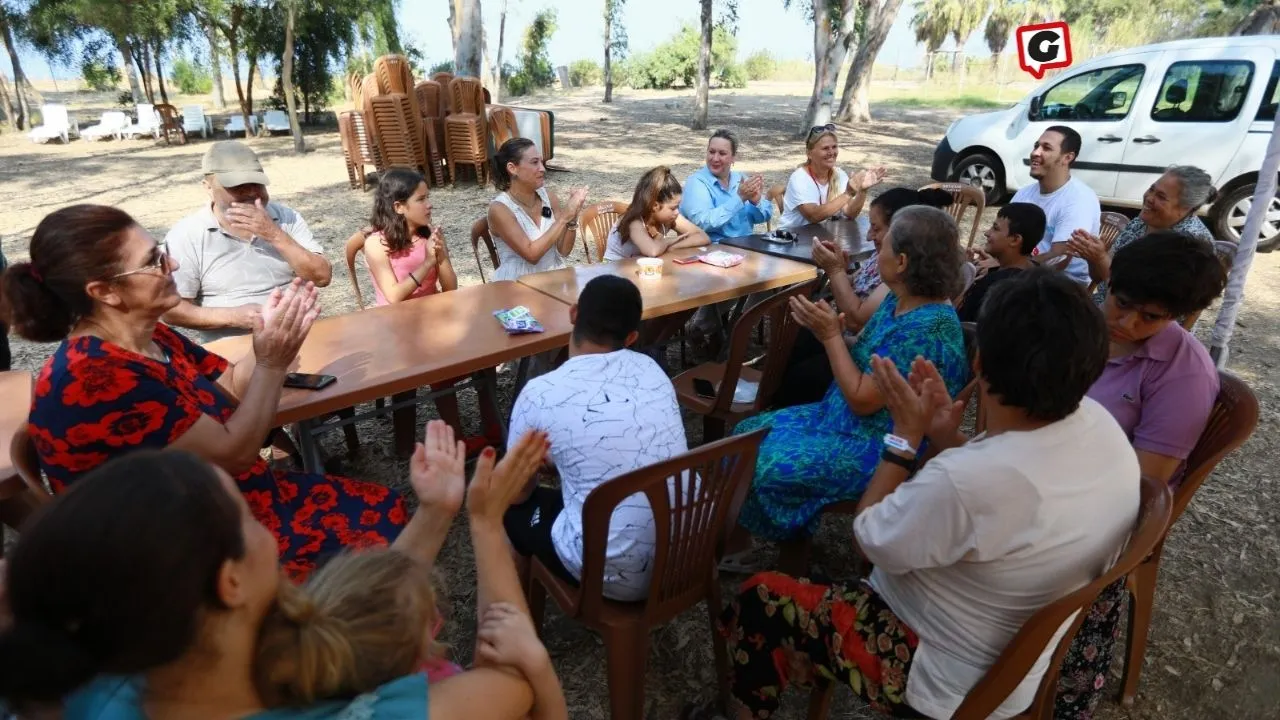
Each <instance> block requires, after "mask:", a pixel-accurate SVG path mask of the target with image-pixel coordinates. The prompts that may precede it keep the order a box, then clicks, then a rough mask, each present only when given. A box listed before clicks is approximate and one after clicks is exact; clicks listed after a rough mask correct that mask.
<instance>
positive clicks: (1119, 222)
mask: <svg viewBox="0 0 1280 720" xmlns="http://www.w3.org/2000/svg"><path fill="white" fill-rule="evenodd" d="M1128 225H1129V216H1128V215H1125V214H1123V213H1118V212H1110V211H1106V212H1103V213H1102V215H1101V217H1099V219H1098V239H1099V240H1101V241H1102V244H1103V246H1104V247H1106V248H1107V251H1108V252H1110V250H1111V246H1112V245H1114V244H1115V242H1116V237H1118V236H1119V235H1120V231H1121V230H1124V229H1125V228H1126V227H1127V226H1128Z"/></svg>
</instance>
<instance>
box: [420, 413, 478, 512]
mask: <svg viewBox="0 0 1280 720" xmlns="http://www.w3.org/2000/svg"><path fill="white" fill-rule="evenodd" d="M466 456H467V451H466V445H465V444H464V443H463V442H461V441H459V440H456V439H455V438H454V434H453V428H452V427H451V426H450V425H449V424H448V423H446V422H445V421H443V420H432V421H431V422H429V423H427V431H426V435H425V437H424V438H423V441H422V442H420V443H418V444H417V445H416V446H415V447H414V449H413V457H411V458H410V459H409V484H410V485H411V486H412V487H413V492H414V494H415V495H417V496H418V502H419V503H420V505H421V507H422V508H423V509H431V510H435V511H438V512H440V513H441V514H447V515H448V516H449V517H453V516H454V515H456V514H457V513H458V510H459V509H460V508H461V507H462V498H463V496H464V495H465V494H466Z"/></svg>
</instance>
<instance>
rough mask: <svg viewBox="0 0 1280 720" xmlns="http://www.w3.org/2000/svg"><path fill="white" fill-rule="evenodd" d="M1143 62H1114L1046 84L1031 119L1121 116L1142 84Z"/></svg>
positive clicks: (1113, 117) (1100, 118) (1125, 114)
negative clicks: (1034, 115)
mask: <svg viewBox="0 0 1280 720" xmlns="http://www.w3.org/2000/svg"><path fill="white" fill-rule="evenodd" d="M1145 69H1146V68H1145V66H1143V65H1118V66H1116V67H1109V68H1101V69H1099V70H1094V71H1092V72H1087V73H1082V74H1080V75H1074V76H1072V77H1069V78H1067V79H1066V80H1063V81H1062V82H1060V83H1058V84H1057V85H1054V86H1053V87H1051V88H1049V91H1048V92H1046V93H1045V94H1044V96H1043V98H1042V99H1041V102H1040V115H1039V116H1038V117H1034V118H1031V119H1032V120H1095V121H1106V120H1123V119H1124V118H1125V117H1126V116H1127V115H1128V114H1129V108H1131V107H1133V97H1134V95H1136V94H1137V93H1138V87H1139V86H1140V85H1141V84H1142V73H1143V71H1144V70H1145Z"/></svg>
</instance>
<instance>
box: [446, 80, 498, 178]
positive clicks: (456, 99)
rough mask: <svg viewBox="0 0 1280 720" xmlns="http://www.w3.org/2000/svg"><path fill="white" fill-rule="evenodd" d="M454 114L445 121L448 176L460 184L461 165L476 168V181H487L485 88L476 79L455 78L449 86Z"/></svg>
mask: <svg viewBox="0 0 1280 720" xmlns="http://www.w3.org/2000/svg"><path fill="white" fill-rule="evenodd" d="M449 102H450V107H451V112H450V113H449V116H448V117H446V118H445V119H444V137H445V154H446V156H447V157H448V160H449V177H450V179H451V180H452V181H453V182H457V181H458V167H457V166H458V165H473V166H475V169H476V182H477V183H479V184H480V185H484V184H485V183H486V182H488V174H489V173H488V165H489V142H488V140H489V138H488V135H489V130H488V122H487V121H486V119H485V108H484V87H483V86H482V85H481V84H480V80H479V79H477V78H454V79H453V81H452V82H450V83H449Z"/></svg>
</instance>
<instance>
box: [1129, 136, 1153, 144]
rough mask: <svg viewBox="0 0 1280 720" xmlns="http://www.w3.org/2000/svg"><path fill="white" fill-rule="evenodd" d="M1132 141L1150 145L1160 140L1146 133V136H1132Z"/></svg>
mask: <svg viewBox="0 0 1280 720" xmlns="http://www.w3.org/2000/svg"><path fill="white" fill-rule="evenodd" d="M1133 141H1134V142H1136V143H1142V144H1143V145H1151V144H1153V143H1158V142H1160V138H1158V137H1155V136H1154V135H1147V136H1146V137H1140V138H1134V139H1133Z"/></svg>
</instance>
